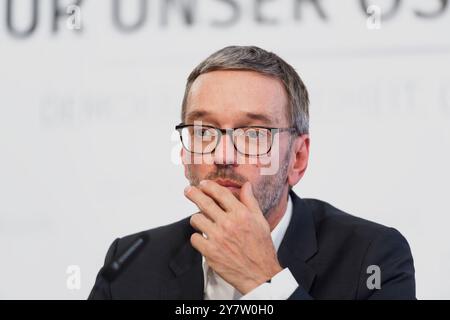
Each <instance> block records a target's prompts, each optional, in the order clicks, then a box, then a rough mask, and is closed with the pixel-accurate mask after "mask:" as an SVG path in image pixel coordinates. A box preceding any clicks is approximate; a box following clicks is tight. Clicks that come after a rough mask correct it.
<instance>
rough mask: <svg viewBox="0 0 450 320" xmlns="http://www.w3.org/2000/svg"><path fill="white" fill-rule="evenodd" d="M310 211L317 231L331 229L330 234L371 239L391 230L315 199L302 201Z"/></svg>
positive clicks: (391, 229)
mask: <svg viewBox="0 0 450 320" xmlns="http://www.w3.org/2000/svg"><path fill="white" fill-rule="evenodd" d="M303 200H304V203H305V204H306V205H307V206H308V208H309V209H310V211H311V213H312V216H313V220H314V224H315V226H316V230H317V231H319V232H320V231H321V230H323V231H326V230H329V229H332V230H333V232H332V233H337V234H342V235H344V234H347V235H350V234H351V235H353V236H357V237H362V238H369V239H373V238H374V237H376V236H378V235H379V234H383V233H390V232H392V231H393V230H395V229H393V228H390V227H388V226H385V225H382V224H380V223H376V222H373V221H370V220H367V219H363V218H360V217H357V216H354V215H352V214H349V213H347V212H345V211H343V210H341V209H338V208H336V207H334V206H333V205H331V204H329V203H328V202H325V201H322V200H317V199H303Z"/></svg>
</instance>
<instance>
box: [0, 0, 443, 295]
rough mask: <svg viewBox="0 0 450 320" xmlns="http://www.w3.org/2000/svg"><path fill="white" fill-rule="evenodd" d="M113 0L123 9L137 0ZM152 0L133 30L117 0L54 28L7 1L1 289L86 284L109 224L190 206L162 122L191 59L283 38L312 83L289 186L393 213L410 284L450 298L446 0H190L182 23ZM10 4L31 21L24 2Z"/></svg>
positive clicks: (117, 229)
mask: <svg viewBox="0 0 450 320" xmlns="http://www.w3.org/2000/svg"><path fill="white" fill-rule="evenodd" d="M121 2H122V3H123V4H122V8H123V10H122V11H121V14H122V17H123V20H124V21H125V22H128V23H132V22H133V20H135V19H136V17H137V15H138V13H137V10H136V9H137V7H138V6H137V4H138V1H135V0H127V1H121ZM147 2H148V7H147V13H148V15H147V17H146V21H145V22H144V23H143V24H142V25H141V26H140V27H139V28H137V29H136V30H134V31H132V32H123V31H121V30H119V29H118V28H117V27H116V26H115V24H114V23H113V18H112V3H113V1H112V0H96V1H93V0H85V1H84V2H82V4H81V17H82V30H81V32H74V31H73V30H70V29H68V28H67V27H66V21H65V18H64V19H59V20H58V21H57V23H58V27H59V29H58V31H57V32H53V31H52V19H53V9H52V6H51V4H52V2H51V1H49V0H42V1H40V2H39V7H38V14H37V17H38V20H37V24H36V28H35V30H34V31H33V32H32V33H31V34H30V35H28V36H26V37H22V38H18V37H17V36H15V35H13V34H12V33H11V32H10V30H9V29H8V27H7V18H6V17H7V3H8V1H7V0H0V253H1V263H0V298H3V299H5V298H12V299H14V298H24V299H31V298H39V299H48V298H58V299H84V298H86V297H87V295H88V294H89V291H90V289H91V287H92V285H93V282H94V278H95V275H96V273H97V271H98V269H99V268H100V266H101V265H102V263H103V259H104V256H105V253H106V250H107V248H108V246H109V245H110V243H111V242H112V241H113V240H114V239H115V238H116V237H119V236H124V235H126V234H130V233H134V232H137V231H141V230H145V229H149V228H152V227H156V226H160V225H163V224H167V223H170V222H173V221H176V220H179V219H181V218H183V217H185V216H187V215H189V214H191V213H193V212H194V210H195V208H194V207H193V206H192V205H191V204H190V203H189V202H188V201H187V200H186V199H185V198H184V196H183V188H184V186H185V185H186V180H185V178H184V176H183V171H182V168H181V166H179V165H177V164H174V163H173V162H172V161H171V154H172V153H173V152H178V147H179V146H178V140H177V139H174V136H173V134H174V132H173V131H174V130H173V128H174V126H175V125H176V124H177V123H178V122H179V121H180V119H179V113H180V104H181V99H182V95H183V90H184V85H185V79H186V77H187V75H188V73H189V72H190V71H191V69H192V68H194V67H195V66H196V65H197V64H198V63H199V62H200V61H201V60H202V59H204V58H205V57H206V56H208V55H209V54H211V53H212V52H214V51H216V50H218V49H220V48H222V47H224V46H227V45H231V44H241V45H249V44H252V45H258V46H261V47H263V48H265V49H267V50H271V51H274V52H276V53H277V54H279V55H280V56H281V57H283V58H284V59H285V60H286V61H288V62H289V63H291V64H292V65H293V66H294V67H295V68H296V69H297V71H298V72H299V74H300V75H301V77H302V78H303V80H304V81H305V83H306V85H307V87H308V88H309V91H310V96H311V143H312V145H311V159H310V164H309V168H308V171H307V174H306V176H305V177H304V179H302V180H301V181H300V183H299V184H298V185H297V186H296V187H295V191H296V192H297V193H298V194H299V195H300V196H302V197H314V198H319V199H323V200H325V201H328V202H330V203H331V204H333V205H335V206H337V207H338V208H340V209H343V210H344V211H347V212H349V213H352V214H354V215H358V216H361V217H363V218H366V219H370V220H374V221H377V222H379V223H383V224H386V225H389V226H392V227H395V228H397V229H398V230H400V231H401V232H402V233H403V234H404V235H405V237H406V238H407V239H408V241H409V243H410V245H411V248H412V252H413V255H414V258H415V266H416V280H417V296H418V298H424V299H432V298H438V299H449V298H450V281H449V280H448V270H450V241H449V240H450V239H449V235H448V230H447V229H448V226H449V222H450V218H449V214H450V210H449V208H450V206H449V204H448V197H449V187H448V181H449V180H450V171H449V169H448V164H449V163H450V148H449V147H450V40H449V39H450V38H449V36H448V30H450V12H449V11H450V8H446V10H445V11H444V12H443V13H442V14H441V15H438V16H436V17H434V18H432V19H431V18H428V19H425V18H421V17H419V16H417V15H416V14H415V10H421V11H426V12H432V11H436V10H437V9H438V8H439V7H440V6H441V2H440V1H425V0H423V1H421V0H416V1H414V0H411V1H400V3H401V4H400V6H399V8H398V10H397V11H396V13H395V14H393V16H392V18H391V19H389V20H386V21H382V22H381V28H380V29H378V30H372V29H369V28H368V27H367V21H366V20H367V17H366V16H365V15H364V12H363V11H362V9H361V5H360V1H357V0H341V1H330V0H328V1H327V0H323V1H317V2H319V3H320V5H321V7H322V8H323V11H324V14H325V15H326V17H327V20H326V21H324V20H323V19H322V18H320V16H319V14H318V11H317V9H316V7H314V5H313V4H311V3H310V1H304V2H305V3H303V4H301V15H300V16H299V17H298V19H297V20H296V19H294V8H295V7H294V5H295V3H296V2H297V1H294V0H269V1H260V2H259V3H260V4H261V12H262V15H263V16H264V19H266V20H270V21H272V20H275V21H274V22H273V23H270V21H266V20H264V22H258V21H257V20H255V18H254V12H255V7H254V6H255V4H257V3H258V1H250V0H246V1H239V4H238V6H239V8H240V11H239V12H240V14H239V16H237V15H236V16H235V15H234V13H233V12H236V11H233V10H234V9H233V7H231V6H230V5H229V2H227V1H219V0H198V1H196V3H197V7H196V8H197V9H196V10H195V11H194V12H193V15H192V16H193V24H192V25H190V26H186V24H185V22H184V20H183V16H182V15H181V13H180V10H179V3H181V2H182V1H174V3H175V4H174V5H173V7H170V8H169V10H168V11H167V12H168V17H169V19H168V21H167V23H166V24H164V23H165V22H164V15H165V13H164V12H166V11H165V9H164V3H168V2H170V1H167V0H166V1H163V0H159V1H151V0H149V1H147ZM185 2H189V1H185ZM193 2H194V1H192V3H193ZM298 2H302V1H298ZM372 2H373V3H377V4H379V5H380V7H381V8H382V11H387V10H389V8H390V7H391V6H392V3H393V2H394V1H372ZM11 3H12V4H13V7H14V10H13V17H12V18H13V19H12V21H13V23H14V27H15V28H16V29H18V30H25V29H27V27H28V25H29V23H30V20H31V9H30V8H31V3H32V2H31V1H28V0H26V1H25V0H18V1H17V0H16V1H11ZM63 3H64V4H67V3H69V1H65V2H64V1H61V4H63ZM234 3H237V1H234ZM233 16H234V17H236V20H235V22H233V23H232V24H231V25H228V26H222V27H217V26H214V25H212V21H216V20H226V19H229V17H233ZM72 265H75V266H78V267H79V270H80V272H81V273H80V275H81V283H80V284H81V287H80V288H78V289H77V288H72V287H70V286H69V287H68V286H67V279H68V277H69V276H70V275H69V274H68V273H67V268H68V266H72Z"/></svg>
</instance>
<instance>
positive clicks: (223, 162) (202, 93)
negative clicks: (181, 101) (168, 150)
mask: <svg viewBox="0 0 450 320" xmlns="http://www.w3.org/2000/svg"><path fill="white" fill-rule="evenodd" d="M287 103H288V100H287V95H286V92H285V89H284V87H283V84H282V83H281V81H279V80H278V79H275V78H271V77H268V76H265V75H262V74H259V73H257V72H252V71H237V70H220V71H213V72H209V73H205V74H202V75H201V76H199V77H198V78H197V79H196V80H195V81H194V83H193V84H192V87H191V90H190V92H189V97H188V100H187V106H186V118H185V119H184V122H185V123H186V124H194V122H195V123H197V122H201V124H202V125H210V126H214V127H217V128H237V127H243V126H263V127H276V128H287V127H290V125H289V123H288V120H287V117H286V106H287ZM290 144H291V138H290V133H289V132H284V133H277V134H275V135H274V144H273V146H272V149H271V151H270V152H269V153H268V154H266V155H262V156H252V157H249V156H245V155H242V154H240V153H238V152H237V151H236V150H235V148H234V147H233V145H232V141H231V138H230V137H229V136H227V135H222V137H221V138H220V141H219V144H218V145H217V147H216V149H215V151H214V152H212V153H210V154H203V155H199V154H193V153H190V152H188V151H186V150H185V149H183V150H182V153H181V156H182V159H183V164H184V167H185V175H186V178H187V179H188V180H189V182H190V184H191V185H194V186H195V185H197V184H198V183H199V182H200V181H201V180H205V179H208V180H214V181H216V182H217V183H219V184H221V185H223V186H226V187H228V188H229V189H230V190H231V191H232V192H233V194H235V195H236V196H237V197H239V191H240V190H239V187H240V186H241V185H242V184H244V182H246V181H249V182H250V183H251V185H252V188H253V193H254V195H255V197H256V199H257V200H258V202H259V205H260V208H261V210H262V212H263V213H264V214H265V215H266V216H267V214H268V213H269V212H270V210H271V209H272V208H274V207H275V206H277V205H278V203H279V201H280V196H281V194H282V193H283V191H284V190H285V188H286V187H287V172H288V170H289V164H290V158H291V156H290V152H289V150H290ZM274 164H275V166H274ZM267 167H272V168H277V170H275V171H274V170H272V171H269V170H267ZM268 172H269V173H270V174H268Z"/></svg>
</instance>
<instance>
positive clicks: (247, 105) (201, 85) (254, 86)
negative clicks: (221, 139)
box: [185, 70, 288, 126]
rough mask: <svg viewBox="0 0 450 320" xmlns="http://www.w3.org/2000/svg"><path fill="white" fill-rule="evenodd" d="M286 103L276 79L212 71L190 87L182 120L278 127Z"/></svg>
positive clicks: (283, 119) (237, 72)
mask: <svg viewBox="0 0 450 320" xmlns="http://www.w3.org/2000/svg"><path fill="white" fill-rule="evenodd" d="M287 102H288V100H287V95H286V91H285V89H284V86H283V84H282V82H281V81H280V80H279V79H277V78H274V77H270V76H266V75H263V74H260V73H258V72H254V71H242V70H220V71H212V72H208V73H205V74H202V75H200V76H199V77H198V78H197V79H196V80H195V81H194V83H193V84H192V86H191V90H190V92H189V96H188V99H187V106H186V119H185V121H187V122H188V121H193V120H198V119H199V118H200V119H201V120H204V121H208V122H215V124H221V125H223V124H229V125H233V126H238V125H246V124H248V125H251V124H264V125H269V126H270V125H279V124H281V123H283V124H284V123H285V122H286V105H287Z"/></svg>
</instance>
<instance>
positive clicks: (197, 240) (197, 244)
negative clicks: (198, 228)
mask: <svg viewBox="0 0 450 320" xmlns="http://www.w3.org/2000/svg"><path fill="white" fill-rule="evenodd" d="M191 244H192V246H193V247H194V248H195V249H196V250H197V251H198V252H200V253H201V254H202V255H203V256H206V255H207V251H208V245H209V244H208V240H206V239H205V238H204V237H203V236H202V235H201V234H200V233H197V232H194V233H193V234H192V235H191Z"/></svg>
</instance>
